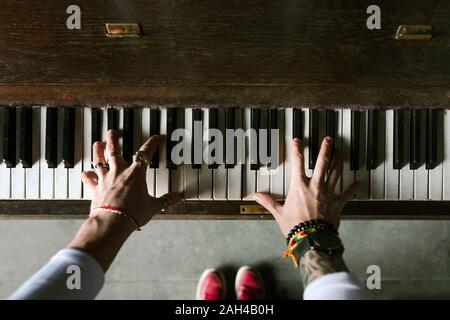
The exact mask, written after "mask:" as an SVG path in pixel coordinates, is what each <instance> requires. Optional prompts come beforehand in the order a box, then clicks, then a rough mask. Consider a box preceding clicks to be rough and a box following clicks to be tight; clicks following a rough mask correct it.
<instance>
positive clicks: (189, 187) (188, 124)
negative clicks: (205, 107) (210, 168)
mask: <svg viewBox="0 0 450 320" xmlns="http://www.w3.org/2000/svg"><path fill="white" fill-rule="evenodd" d="M200 111H201V110H200ZM193 113H194V109H191V108H188V109H186V110H185V114H184V123H185V124H184V125H185V129H186V144H185V147H186V149H189V150H190V159H189V160H190V162H191V163H186V164H185V165H184V174H185V176H184V184H185V186H184V190H185V197H186V200H198V171H199V170H198V169H194V168H193V167H192V160H193V157H194V155H193V154H192V149H193V146H192V143H193V135H194V132H193V121H194V114H193ZM186 149H185V150H186ZM185 160H186V159H185Z"/></svg>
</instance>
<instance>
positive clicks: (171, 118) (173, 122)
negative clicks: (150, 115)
mask: <svg viewBox="0 0 450 320" xmlns="http://www.w3.org/2000/svg"><path fill="white" fill-rule="evenodd" d="M176 129H178V126H177V109H176V108H168V109H167V123H166V130H167V131H166V168H167V169H171V170H175V169H176V168H177V166H176V164H174V163H173V162H172V150H173V148H174V147H175V145H176V141H172V140H171V137H172V133H173V132H174V131H175V130H176Z"/></svg>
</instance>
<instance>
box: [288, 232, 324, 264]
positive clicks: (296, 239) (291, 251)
mask: <svg viewBox="0 0 450 320" xmlns="http://www.w3.org/2000/svg"><path fill="white" fill-rule="evenodd" d="M319 230H323V229H322V228H317V227H309V228H307V229H305V230H301V231H298V232H297V233H294V234H293V235H292V237H291V239H290V241H289V243H288V248H287V250H286V251H285V252H284V254H283V258H286V257H291V259H292V262H293V263H294V266H295V267H296V268H298V262H297V258H296V257H295V255H294V249H295V247H297V245H298V244H299V241H300V240H301V239H303V238H305V237H307V236H308V235H310V234H312V233H314V232H317V231H319Z"/></svg>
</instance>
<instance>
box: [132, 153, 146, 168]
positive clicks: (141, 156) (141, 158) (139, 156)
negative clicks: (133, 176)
mask: <svg viewBox="0 0 450 320" xmlns="http://www.w3.org/2000/svg"><path fill="white" fill-rule="evenodd" d="M133 161H134V162H138V163H139V162H143V163H145V164H146V165H148V163H149V161H148V158H147V156H146V155H145V153H144V152H143V151H136V152H135V153H134V155H133Z"/></svg>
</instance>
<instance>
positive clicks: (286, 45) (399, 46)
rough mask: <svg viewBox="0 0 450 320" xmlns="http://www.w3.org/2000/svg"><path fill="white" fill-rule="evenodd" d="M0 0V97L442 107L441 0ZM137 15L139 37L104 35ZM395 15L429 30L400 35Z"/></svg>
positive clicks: (446, 83)
mask: <svg viewBox="0 0 450 320" xmlns="http://www.w3.org/2000/svg"><path fill="white" fill-rule="evenodd" d="M70 4H73V3H72V1H61V0H41V1H34V0H22V1H17V0H4V1H2V5H1V10H0V43H1V50H0V103H2V104H16V103H18V104H22V103H25V104H43V103H48V104H61V103H62V104H79V105H91V106H102V105H107V104H129V105H134V104H139V105H216V106H217V105H234V104H238V105H274V104H275V105H280V106H289V105H291V106H292V105H308V106H311V107H317V106H319V107H327V106H337V105H340V106H346V107H358V108H371V107H450V103H449V101H450V63H449V61H450V59H449V58H450V19H449V18H448V14H449V12H450V2H449V1H439V0H409V1H407V0H380V1H377V5H379V6H380V7H381V12H382V29H381V30H376V31H370V30H368V29H367V28H366V18H367V16H368V15H367V14H366V8H367V6H368V5H370V4H372V2H371V1H361V0H346V1H344V0H323V1H314V0H299V1H291V0H278V1H275V0H272V1H269V0H246V1H241V0H207V1H201V0H190V1H176V0H145V1H144V0H130V1H106V0H105V1H87V0H80V1H78V2H77V4H78V5H79V6H80V7H81V10H82V25H81V27H82V28H81V30H68V29H67V28H66V18H67V16H68V15H67V14H66V8H67V6H69V5H70ZM123 21H132V22H139V23H140V24H141V26H142V29H143V32H144V36H143V37H141V38H132V39H131V38H130V39H113V38H107V37H106V36H105V23H107V22H123ZM400 24H429V25H432V27H433V30H434V31H433V39H431V40H427V41H396V40H394V34H395V31H396V28H397V26H398V25H400Z"/></svg>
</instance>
